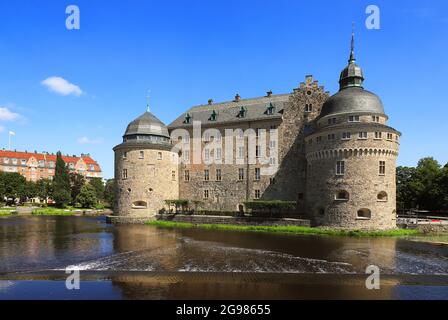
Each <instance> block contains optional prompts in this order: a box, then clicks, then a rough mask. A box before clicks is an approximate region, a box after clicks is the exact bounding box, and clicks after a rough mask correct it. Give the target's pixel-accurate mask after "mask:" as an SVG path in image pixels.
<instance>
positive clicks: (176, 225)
mask: <svg viewBox="0 0 448 320" xmlns="http://www.w3.org/2000/svg"><path fill="white" fill-rule="evenodd" d="M146 225H148V226H153V227H159V228H169V229H187V228H199V229H209V230H222V231H241V232H264V233H286V234H296V235H318V236H340V237H406V236H417V235H419V234H420V231H418V230H411V229H396V230H387V231H361V230H351V231H348V230H337V229H324V228H313V227H303V226H243V225H229V224H226V225H221V224H193V223H185V222H171V221H157V220H156V221H148V222H147V223H146Z"/></svg>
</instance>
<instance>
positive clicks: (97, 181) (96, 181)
mask: <svg viewBox="0 0 448 320" xmlns="http://www.w3.org/2000/svg"><path fill="white" fill-rule="evenodd" d="M89 183H90V185H91V186H92V187H93V188H95V192H96V197H97V199H98V200H99V201H103V200H104V189H105V188H104V183H103V179H101V178H92V179H91V180H90V181H89Z"/></svg>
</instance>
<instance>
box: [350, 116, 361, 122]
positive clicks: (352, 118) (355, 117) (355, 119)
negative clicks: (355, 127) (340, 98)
mask: <svg viewBox="0 0 448 320" xmlns="http://www.w3.org/2000/svg"><path fill="white" fill-rule="evenodd" d="M348 122H359V116H349V117H348Z"/></svg>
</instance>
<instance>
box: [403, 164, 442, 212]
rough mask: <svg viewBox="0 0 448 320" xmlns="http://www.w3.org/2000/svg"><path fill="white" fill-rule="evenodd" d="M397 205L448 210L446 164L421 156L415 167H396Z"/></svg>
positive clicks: (405, 207) (406, 207)
mask: <svg viewBox="0 0 448 320" xmlns="http://www.w3.org/2000/svg"><path fill="white" fill-rule="evenodd" d="M397 206H398V208H400V209H412V208H419V209H426V210H436V211H446V210H448V164H447V165H445V167H443V168H442V167H441V165H440V164H439V163H438V162H437V161H436V160H435V159H434V158H429V157H428V158H423V159H421V160H420V161H419V162H418V165H417V167H416V168H411V167H398V168H397Z"/></svg>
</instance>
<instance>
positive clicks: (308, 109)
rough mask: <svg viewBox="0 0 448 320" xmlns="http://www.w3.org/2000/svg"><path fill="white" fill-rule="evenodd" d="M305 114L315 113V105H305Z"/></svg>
mask: <svg viewBox="0 0 448 320" xmlns="http://www.w3.org/2000/svg"><path fill="white" fill-rule="evenodd" d="M305 112H313V105H312V104H308V103H307V104H305Z"/></svg>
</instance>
